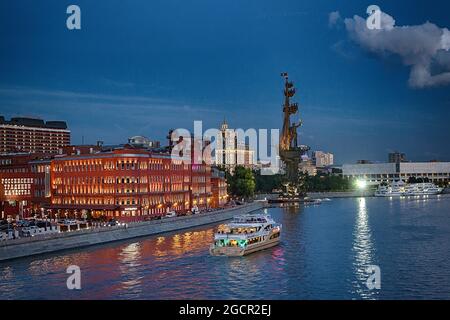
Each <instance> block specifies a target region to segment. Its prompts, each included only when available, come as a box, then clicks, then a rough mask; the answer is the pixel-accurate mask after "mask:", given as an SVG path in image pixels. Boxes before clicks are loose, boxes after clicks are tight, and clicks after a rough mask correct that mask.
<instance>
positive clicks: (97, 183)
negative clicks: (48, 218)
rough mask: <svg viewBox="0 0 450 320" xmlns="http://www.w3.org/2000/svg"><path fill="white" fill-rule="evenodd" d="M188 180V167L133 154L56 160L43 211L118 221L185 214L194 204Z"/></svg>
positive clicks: (155, 156) (157, 156)
mask: <svg viewBox="0 0 450 320" xmlns="http://www.w3.org/2000/svg"><path fill="white" fill-rule="evenodd" d="M191 175H192V168H191V166H190V165H189V164H183V163H182V162H181V161H177V160H172V159H171V158H170V156H169V155H165V154H152V153H150V152H148V151H143V150H142V151H141V150H136V149H119V150H114V151H112V152H102V153H96V154H89V155H80V156H68V157H62V158H55V159H53V160H52V163H51V188H52V190H51V191H52V196H51V205H50V206H49V207H48V209H50V210H51V211H52V212H53V213H54V214H58V215H61V214H64V215H66V214H69V215H71V214H72V215H73V214H75V215H76V214H79V213H80V212H81V211H83V210H88V211H91V214H92V216H93V217H94V218H98V217H105V218H116V219H120V220H140V219H142V218H145V217H152V216H158V215H165V214H166V213H167V212H169V211H175V212H178V213H181V212H183V213H184V212H186V211H188V210H189V209H190V208H191V207H192V205H193V203H192V190H191V187H192V184H191V182H192V179H193V177H192V176H191ZM198 176H199V175H198V174H196V177H198ZM201 196H203V194H201ZM205 201H207V199H205Z"/></svg>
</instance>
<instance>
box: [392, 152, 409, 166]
mask: <svg viewBox="0 0 450 320" xmlns="http://www.w3.org/2000/svg"><path fill="white" fill-rule="evenodd" d="M388 159H389V163H399V162H406V155H405V154H404V153H401V152H398V151H395V152H390V153H389V155H388Z"/></svg>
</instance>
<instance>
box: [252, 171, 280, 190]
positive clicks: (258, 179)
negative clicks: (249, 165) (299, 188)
mask: <svg viewBox="0 0 450 320" xmlns="http://www.w3.org/2000/svg"><path fill="white" fill-rule="evenodd" d="M253 175H254V177H255V184H256V186H255V191H256V192H259V193H270V192H272V190H274V189H282V187H283V184H282V180H283V176H282V175H280V174H272V175H261V171H259V170H254V171H253Z"/></svg>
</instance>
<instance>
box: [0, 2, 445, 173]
mask: <svg viewBox="0 0 450 320" xmlns="http://www.w3.org/2000/svg"><path fill="white" fill-rule="evenodd" d="M70 4H77V5H79V6H80V8H81V26H82V29H81V30H75V31H70V30H68V29H67V28H66V18H67V17H68V15H67V14H66V8H67V6H68V5H70ZM370 4H377V5H378V6H379V7H380V8H381V10H382V11H383V12H384V14H383V20H382V26H383V30H382V31H380V32H379V33H378V34H377V35H375V36H374V35H373V34H369V33H368V29H364V28H362V27H361V26H362V24H361V21H364V20H362V19H365V18H366V17H367V14H366V9H367V7H368V5H370ZM449 12H450V3H449V2H448V1H377V2H372V1H370V2H365V1H348V0H346V1H317V0H316V1H298V0H296V1H286V0H276V1H275V0H273V1H268V0H251V1H250V0H182V1H181V0H151V1H144V0H142V1H137V0H134V1H133V0H129V1H119V0H108V1H105V0H95V1H82V0H70V1H61V0H53V1H50V0H39V1H36V0H28V1H25V0H3V1H1V2H0V115H4V116H5V117H7V118H10V117H12V116H31V117H38V118H42V119H45V120H66V121H67V122H68V125H69V127H70V129H71V130H72V143H74V144H79V143H81V141H82V137H84V142H85V143H95V142H96V140H103V141H104V142H105V143H106V144H116V143H124V142H126V141H127V138H128V137H130V136H133V135H145V136H147V137H149V138H151V139H158V140H161V141H164V142H165V136H166V134H167V131H168V129H169V128H179V127H181V128H189V129H190V128H192V126H193V121H194V120H203V123H204V128H210V127H217V126H218V125H220V123H221V122H222V121H223V119H224V117H225V118H226V119H227V121H228V123H229V125H230V127H232V128H233V127H234V128H244V129H248V128H268V129H270V128H280V127H281V125H282V123H281V121H282V115H281V103H282V86H283V82H282V78H281V77H280V73H281V72H283V71H287V72H289V75H290V78H291V79H292V80H293V81H294V83H295V84H296V86H297V92H298V94H297V95H296V97H295V101H298V102H299V104H300V112H301V118H302V120H303V123H304V126H303V127H302V128H301V129H300V143H302V144H308V145H310V146H311V148H312V149H313V150H324V151H329V152H332V153H334V154H335V162H336V163H338V164H342V163H354V162H355V161H356V160H357V159H371V160H376V161H386V160H387V153H388V152H390V151H393V150H399V151H402V152H405V153H406V154H407V158H408V159H410V160H431V159H438V160H447V161H450V148H449V141H450V129H449V126H448V123H449V119H450V51H449V49H450V32H449V31H448V29H446V28H450V18H449ZM355 15H356V16H359V17H355ZM393 20H395V24H394V23H393ZM426 22H428V23H426ZM402 26H403V27H402ZM404 26H409V27H404Z"/></svg>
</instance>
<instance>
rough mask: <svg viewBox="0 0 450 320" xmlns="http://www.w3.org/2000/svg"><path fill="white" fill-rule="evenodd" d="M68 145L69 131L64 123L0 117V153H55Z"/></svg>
mask: <svg viewBox="0 0 450 320" xmlns="http://www.w3.org/2000/svg"><path fill="white" fill-rule="evenodd" d="M69 144H70V130H68V128H67V124H66V122H64V121H45V122H44V121H43V120H40V119H32V118H11V120H9V121H8V120H5V118H4V117H3V116H0V153H3V154H4V153H15V152H29V153H57V152H58V150H59V149H60V148H62V147H65V146H67V145H69Z"/></svg>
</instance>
